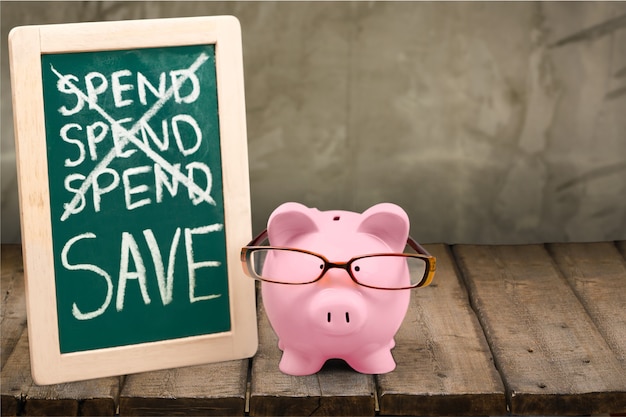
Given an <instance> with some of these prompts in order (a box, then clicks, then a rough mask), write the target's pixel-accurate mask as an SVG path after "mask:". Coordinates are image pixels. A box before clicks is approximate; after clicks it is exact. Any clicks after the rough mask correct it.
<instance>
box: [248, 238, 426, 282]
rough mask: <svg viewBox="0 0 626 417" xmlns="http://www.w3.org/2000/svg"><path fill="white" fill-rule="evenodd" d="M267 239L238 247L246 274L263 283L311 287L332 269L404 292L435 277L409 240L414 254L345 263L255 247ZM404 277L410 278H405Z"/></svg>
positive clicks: (367, 257)
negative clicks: (341, 270) (308, 285)
mask: <svg viewBox="0 0 626 417" xmlns="http://www.w3.org/2000/svg"><path fill="white" fill-rule="evenodd" d="M266 239H267V230H264V231H263V232H261V233H260V234H259V235H258V236H257V237H255V238H254V239H252V241H251V242H250V243H249V244H248V245H247V246H244V247H243V248H241V263H242V266H243V270H244V272H245V273H246V275H248V276H250V277H252V278H254V279H257V280H260V281H265V282H271V283H275V284H287V285H302V284H311V283H313V282H316V281H319V280H320V279H322V277H323V276H324V274H326V272H328V271H329V270H330V269H332V268H339V269H343V270H345V271H346V272H347V273H348V275H349V276H350V278H351V279H352V281H354V282H355V283H357V284H359V285H362V286H364V287H367V288H374V289H379V290H406V289H411V288H418V287H425V286H427V285H428V284H430V283H431V282H432V280H433V277H434V276H435V269H436V259H435V257H434V256H432V255H431V254H429V253H428V252H427V251H426V249H424V248H423V247H422V246H421V245H420V244H419V243H417V242H416V241H415V240H414V239H412V238H411V237H409V238H408V239H407V245H408V246H409V247H411V248H412V249H413V250H415V251H416V252H417V254H413V253H373V254H367V255H361V256H357V257H354V258H352V259H350V260H349V261H347V262H330V261H329V260H328V259H327V258H326V257H324V256H323V255H320V254H319V253H315V252H311V251H308V250H304V249H295V248H287V247H276V246H258V245H259V244H260V243H262V242H263V241H264V240H266ZM407 276H408V277H409V278H407Z"/></svg>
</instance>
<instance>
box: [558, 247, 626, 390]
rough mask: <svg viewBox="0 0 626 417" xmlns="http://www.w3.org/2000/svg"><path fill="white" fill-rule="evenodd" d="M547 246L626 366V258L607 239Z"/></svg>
mask: <svg viewBox="0 0 626 417" xmlns="http://www.w3.org/2000/svg"><path fill="white" fill-rule="evenodd" d="M548 249H549V251H550V253H551V254H552V257H553V258H554V259H555V261H556V263H557V265H558V267H559V268H560V270H561V272H562V273H563V275H564V276H565V278H566V279H567V281H568V282H569V283H570V285H571V286H572V288H573V289H574V291H575V292H576V295H577V296H578V298H579V299H580V301H581V302H582V304H583V306H584V307H585V309H586V310H587V313H588V314H589V315H590V316H591V319H592V320H593V322H594V323H595V325H596V327H597V328H598V330H600V333H602V336H604V339H605V340H606V342H607V343H608V345H609V346H610V347H611V349H612V350H613V352H614V353H615V356H616V357H617V359H619V361H620V362H621V363H622V366H623V367H624V369H625V370H626V260H624V258H623V257H622V255H621V254H620V253H619V251H618V249H617V247H616V246H615V245H614V244H613V243H610V242H605V243H576V244H571V243H568V244H554V245H549V246H548ZM623 378H624V379H626V372H624V374H623Z"/></svg>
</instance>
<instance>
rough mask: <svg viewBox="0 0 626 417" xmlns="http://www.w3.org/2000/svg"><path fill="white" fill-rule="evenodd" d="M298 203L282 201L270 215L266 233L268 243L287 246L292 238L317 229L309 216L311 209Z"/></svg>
mask: <svg viewBox="0 0 626 417" xmlns="http://www.w3.org/2000/svg"><path fill="white" fill-rule="evenodd" d="M312 210H313V209H310V208H308V207H307V206H304V205H302V204H300V203H284V204H282V205H280V206H278V208H276V210H274V212H273V213H272V214H271V215H270V218H269V220H268V221H267V233H268V236H269V240H270V245H273V246H289V243H290V242H291V241H293V239H294V238H296V237H298V236H301V235H303V234H307V233H313V232H316V231H317V230H318V228H317V225H316V224H315V222H314V221H313V219H312V218H311V211H312Z"/></svg>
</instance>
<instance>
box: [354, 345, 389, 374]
mask: <svg viewBox="0 0 626 417" xmlns="http://www.w3.org/2000/svg"><path fill="white" fill-rule="evenodd" d="M346 362H348V365H350V366H351V367H352V369H354V370H355V371H358V372H361V373H363V374H385V373H387V372H391V371H393V370H394V369H395V368H396V362H395V361H394V360H393V356H391V351H390V350H389V348H388V347H387V346H385V347H383V348H380V349H377V350H375V351H373V352H362V353H360V354H358V355H353V356H352V357H351V358H349V359H346Z"/></svg>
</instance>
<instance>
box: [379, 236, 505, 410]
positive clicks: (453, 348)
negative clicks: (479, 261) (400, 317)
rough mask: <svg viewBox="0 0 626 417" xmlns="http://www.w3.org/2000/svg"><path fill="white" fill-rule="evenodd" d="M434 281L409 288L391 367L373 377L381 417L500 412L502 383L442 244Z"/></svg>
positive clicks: (433, 248)
mask: <svg viewBox="0 0 626 417" xmlns="http://www.w3.org/2000/svg"><path fill="white" fill-rule="evenodd" d="M427 249H428V250H429V251H430V253H431V254H433V255H434V256H435V257H436V258H437V272H436V275H435V280H434V282H433V283H432V284H431V285H430V286H429V287H426V288H423V289H418V290H414V291H413V293H412V294H411V304H410V307H409V311H408V312H407V315H406V317H405V319H404V322H403V324H402V326H401V327H400V330H399V331H398V334H397V335H396V347H395V349H394V350H393V356H394V359H395V360H396V363H397V368H396V370H395V371H393V372H390V373H388V374H385V375H378V376H377V381H378V393H379V397H380V399H379V403H380V413H381V414H382V415H504V414H506V398H505V393H504V386H503V384H502V380H501V379H500V375H499V374H498V371H497V370H496V368H495V366H494V364H493V360H492V357H491V352H490V350H489V346H488V345H487V341H486V340H485V337H484V334H483V331H482V328H481V327H480V324H479V323H478V320H477V318H476V316H475V315H474V313H473V311H472V308H471V306H470V305H469V301H468V298H467V292H466V291H465V288H464V287H463V285H462V284H461V282H460V278H459V276H458V274H457V272H456V269H455V266H454V259H453V258H452V256H451V254H450V251H449V249H448V247H447V246H444V245H429V246H427Z"/></svg>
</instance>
